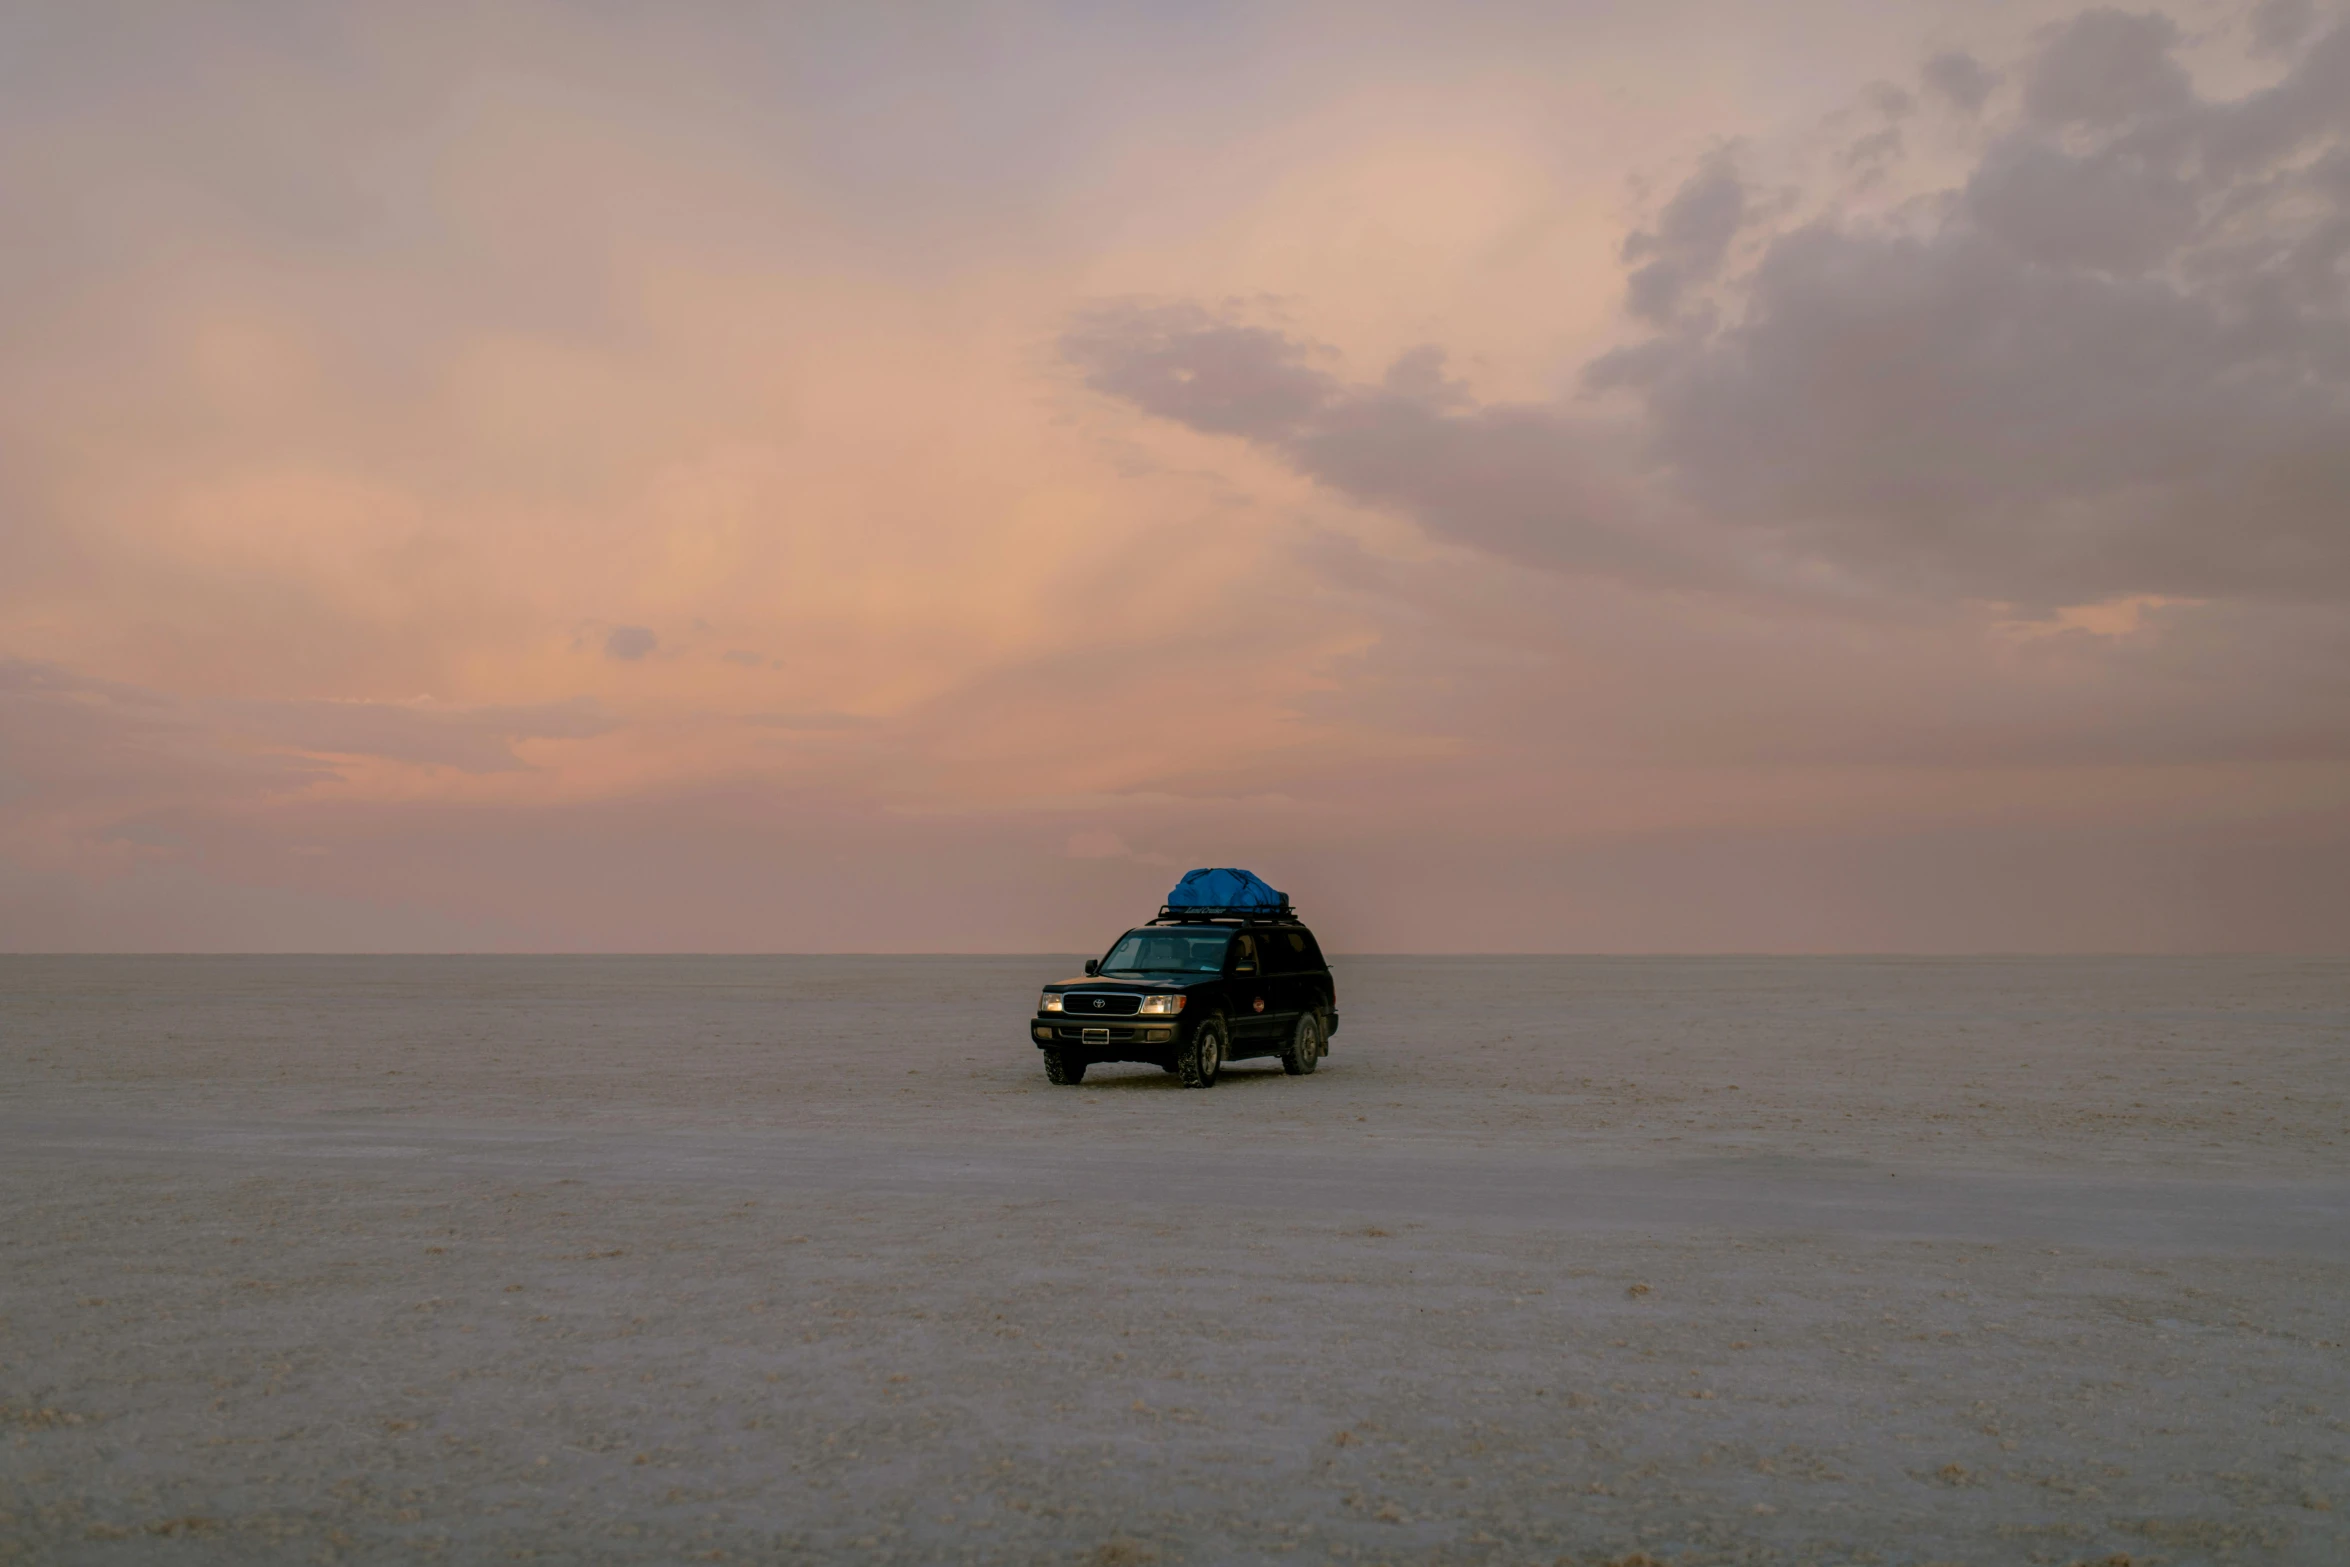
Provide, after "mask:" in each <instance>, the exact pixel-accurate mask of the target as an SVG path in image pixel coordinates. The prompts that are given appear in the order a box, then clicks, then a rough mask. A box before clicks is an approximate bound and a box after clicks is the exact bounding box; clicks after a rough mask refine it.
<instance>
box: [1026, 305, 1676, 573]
mask: <svg viewBox="0 0 2350 1567" xmlns="http://www.w3.org/2000/svg"><path fill="white" fill-rule="evenodd" d="M1061 348H1062V352H1063V353H1064V355H1065V356H1066V357H1067V358H1068V359H1069V360H1070V361H1071V362H1072V363H1074V364H1075V365H1076V367H1077V368H1078V369H1080V370H1081V371H1082V372H1083V373H1084V375H1085V379H1086V384H1087V385H1089V386H1092V387H1094V388H1095V389H1097V390H1100V391H1104V392H1109V393H1111V394H1112V395H1115V396H1118V397H1120V398H1122V399H1123V400H1124V401H1126V402H1129V403H1131V404H1133V405H1134V406H1136V407H1138V408H1140V409H1142V410H1143V411H1144V412H1146V413H1150V414H1154V415H1157V416H1159V417H1161V418H1165V419H1171V420H1173V421H1175V422H1177V423H1179V424H1184V425H1187V426H1189V427H1191V428H1192V429H1195V430H1200V431H1203V432H1206V433H1209V434H1218V435H1240V436H1245V437H1247V438H1248V439H1250V440H1252V441H1255V442H1257V443H1259V444H1261V445H1264V446H1267V447H1269V448H1271V449H1273V450H1276V451H1278V452H1279V453H1281V454H1282V455H1283V456H1284V457H1285V458H1286V459H1287V460H1288V461H1289V462H1291V463H1292V464H1294V465H1295V466H1296V467H1298V468H1299V469H1300V470H1302V471H1303V472H1306V473H1308V474H1311V475H1312V476H1313V477H1314V478H1316V479H1318V480H1320V481H1321V482H1323V483H1325V484H1328V485H1330V486H1332V487H1333V488H1335V489H1338V490H1340V491H1343V492H1344V493H1346V494H1348V495H1350V496H1352V497H1354V498H1355V499H1357V500H1360V501H1363V502H1365V503H1367V504H1370V505H1374V506H1385V507H1391V508H1394V509H1396V510H1400V511H1402V512H1405V513H1407V514H1408V515H1410V516H1412V517H1413V518H1414V519H1416V520H1417V521H1418V522H1420V524H1421V525H1422V526H1424V527H1426V528H1427V529H1428V530H1429V531H1430V532H1432V533H1436V534H1439V535H1443V536H1447V537H1451V538H1454V539H1457V540H1459V541H1461V542H1463V543H1467V544H1472V545H1475V546H1477V547H1479V548H1482V549H1486V550H1490V551H1492V552H1494V553H1495V554H1499V555H1502V556H1506V557H1509V558H1511V559H1518V560H1525V561H1528V562H1530V563H1534V564H1540V565H1545V566H1552V567H1560V568H1567V569H1574V570H1580V571H1586V572H1591V573H1594V574H1597V575H1602V576H1617V577H1623V578H1627V579H1630V580H1639V581H1675V582H1681V581H1689V580H1692V579H1694V578H1697V577H1701V576H1704V575H1706V574H1707V569H1706V568H1704V567H1703V566H1702V565H1701V564H1700V563H1699V562H1697V561H1695V560H1693V559H1690V558H1688V557H1686V556H1685V555H1683V554H1682V553H1680V552H1679V551H1678V550H1677V549H1676V548H1675V547H1674V546H1673V545H1672V544H1671V543H1670V542H1669V541H1667V540H1666V539H1665V538H1663V537H1662V536H1661V535H1659V534H1658V533H1656V532H1655V531H1654V530H1653V529H1642V528H1640V527H1638V526H1628V525H1627V524H1626V521H1625V517H1624V511H1625V508H1624V507H1623V506H1621V505H1611V504H1609V503H1608V502H1607V499H1606V497H1605V493H1604V486H1603V481H1602V479H1601V477H1600V475H1601V474H1602V472H1603V471H1604V470H1603V468H1602V467H1601V465H1600V464H1598V463H1597V462H1595V461H1594V460H1593V454H1592V452H1591V450H1590V448H1591V444H1592V441H1593V437H1592V436H1591V435H1589V434H1587V433H1586V432H1584V431H1583V430H1581V429H1580V428H1578V427H1577V425H1576V424H1575V423H1574V422H1573V421H1572V420H1570V419H1568V418H1566V417H1564V416H1563V414H1562V413H1561V411H1560V410H1558V409H1556V408H1553V407H1550V406H1547V405H1540V404H1529V405H1508V404H1499V405H1489V406H1483V407H1477V406H1467V405H1466V399H1465V396H1464V394H1463V392H1462V390H1461V389H1460V388H1459V387H1458V386H1457V385H1456V384H1455V383H1453V382H1450V381H1448V380H1447V379H1446V377H1445V375H1444V371H1443V355H1442V354H1441V352H1439V351H1437V350H1433V349H1429V348H1417V349H1413V350H1411V351H1409V352H1407V353H1405V354H1404V355H1402V356H1401V357H1400V358H1399V359H1398V360H1397V361H1396V362H1395V364H1394V366H1393V367H1392V368H1391V369H1390V370H1389V371H1388V373H1387V375H1386V377H1385V379H1384V380H1383V381H1381V382H1379V383H1376V384H1368V385H1364V384H1353V383H1347V382H1342V381H1340V380H1339V379H1338V378H1337V377H1335V376H1332V375H1329V374H1327V373H1325V372H1323V371H1320V370H1309V369H1307V368H1306V361H1307V359H1308V357H1309V355H1310V354H1311V353H1312V352H1313V349H1312V346H1311V345H1309V344H1305V343H1301V342H1296V341H1293V340H1291V339H1289V338H1287V337H1284V336H1282V335H1281V334H1280V333H1277V332H1274V331H1271V330H1269V329H1266V328H1262V327H1254V326H1248V325H1245V324H1241V323H1238V322H1234V321H1231V320H1228V319H1226V318H1224V317H1220V316H1216V315H1213V314H1211V313H1209V312H1207V311H1204V310H1200V309H1197V308H1196V307H1195V308H1189V309H1184V310H1180V311H1173V310H1169V309H1167V308H1165V307H1157V306H1133V305H1112V306H1105V307H1103V308H1100V309H1097V310H1095V311H1093V312H1091V313H1090V314H1088V315H1087V316H1086V317H1085V318H1084V319H1083V320H1082V321H1081V322H1080V323H1079V324H1078V325H1077V326H1076V327H1075V328H1074V329H1073V330H1071V331H1070V332H1069V333H1068V334H1067V335H1066V336H1065V337H1064V338H1063V339H1062V342H1061Z"/></svg>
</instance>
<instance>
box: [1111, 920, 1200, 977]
mask: <svg viewBox="0 0 2350 1567" xmlns="http://www.w3.org/2000/svg"><path fill="white" fill-rule="evenodd" d="M1231 943H1232V932H1230V931H1228V930H1130V931H1128V932H1127V933H1126V938H1125V939H1124V940H1123V941H1121V942H1119V943H1118V944H1117V945H1116V946H1114V947H1112V948H1111V949H1110V955H1109V956H1108V957H1106V958H1104V959H1102V972H1103V973H1105V974H1220V973H1222V972H1223V971H1224V949H1225V948H1226V947H1227V946H1229V945H1231Z"/></svg>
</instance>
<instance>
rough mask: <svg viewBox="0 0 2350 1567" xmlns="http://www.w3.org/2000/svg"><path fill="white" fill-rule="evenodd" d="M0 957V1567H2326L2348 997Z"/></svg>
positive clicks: (1783, 971)
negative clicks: (1114, 1022)
mask: <svg viewBox="0 0 2350 1567" xmlns="http://www.w3.org/2000/svg"><path fill="white" fill-rule="evenodd" d="M1073 969H1074V964H1073V963H1072V962H1070V961H1068V960H1056V959H1049V958H1047V959H1036V958H972V959H963V958H865V959H840V958H743V959H716V958H713V959H687V958H647V959H627V960H609V959H560V958H541V959H407V958H403V959H335V958H312V959H282V958H281V959H258V958H256V959H236V958H182V959H156V958H145V959H121V958H110V959H99V958H83V959H43V958H0V1095H4V1098H0V1199H4V1204H0V1558H8V1559H13V1560H22V1561H38V1562H94V1563H114V1562H125V1563H128V1562H139V1563H144V1562H151V1561H170V1562H173V1563H181V1562H186V1563H213V1562H222V1563H225V1562H240V1563H242V1562H277V1561H288V1562H306V1561H328V1560H342V1561H401V1562H405V1561H411V1560H421V1559H441V1560H449V1561H464V1562H471V1561H504V1560H509V1559H530V1558H537V1559H541V1560H549V1561H562V1562H571V1561H580V1562H673V1561H681V1560H689V1559H691V1560H698V1559H714V1560H732V1561H779V1562H791V1561H858V1562H862V1561H875V1562H884V1561H887V1562H908V1563H915V1562H944V1563H961V1562H1007V1563H1010V1562H1018V1563H1029V1562H1068V1563H1088V1562H1090V1563H1096V1564H1102V1567H1109V1564H1125V1567H1136V1564H1141V1563H1145V1562H1159V1563H1165V1564H1176V1563H1222V1562H1290V1561H1299V1562H1325V1561H1340V1562H1346V1563H1350V1564H1363V1563H1370V1562H1381V1561H1384V1562H1394V1563H1402V1562H1447V1563H1454V1562H1457V1563H1524V1562H1541V1563H1553V1562H1558V1561H1562V1560H1564V1561H1568V1562H1573V1563H1596V1562H1602V1561H1608V1560H1611V1559H1618V1558H1623V1557H1626V1556H1628V1555H1630V1554H1631V1553H1633V1552H1636V1551H1639V1552H1646V1553H1648V1555H1650V1556H1651V1557H1653V1558H1654V1559H1657V1560H1662V1561H1670V1562H1673V1563H1676V1564H1692V1567H1693V1564H1699V1563H1726V1562H1740V1563H1744V1562H1752V1563H1778V1562H1846V1561H1851V1562H1882V1563H1913V1564H1914V1563H1927V1562H1949V1563H1968V1564H1983V1567H1989V1564H1994V1563H2009V1562H2054V1563H2070V1562H2075V1561H2103V1560H2106V1559H2108V1558H2110V1557H2113V1556H2115V1555H2126V1556H2127V1557H2128V1558H2129V1559H2130V1560H2131V1561H2132V1562H2136V1563H2144V1562H2149V1561H2163V1562H2178V1563H2187V1562H2239V1561H2240V1562H2251V1563H2269V1562H2276V1563H2310V1564H2317V1563H2326V1564H2338V1563H2341V1562H2344V1561H2350V1532H2346V1528H2345V1524H2346V1519H2350V1424H2346V1421H2345V1417H2350V1350H2346V1349H2345V1347H2344V1345H2345V1342H2346V1341H2350V963H2345V962H2341V961H2315V960H2249V959H2210V960H2193V961H2177V960H2159V961H2158V960H2145V961H2137V960H2063V961H2003V960H2001V961H1995V960H1972V961H1896V960H1868V961H1860V960H1852V961H1825V960H1760V959H1757V960H1741V959H1715V960H1599V959H1546V958H1521V959H1358V960H1354V961H1350V962H1345V963H1343V964H1342V965H1341V966H1340V972H1339V980H1340V985H1341V1001H1342V1005H1343V1009H1344V1015H1345V1024H1344V1027H1343V1028H1342V1030H1341V1031H1340V1033H1339V1035H1338V1038H1337V1040H1336V1042H1335V1043H1336V1048H1335V1051H1334V1053H1333V1054H1332V1056H1331V1058H1330V1059H1329V1061H1328V1062H1327V1063H1325V1066H1324V1069H1323V1071H1322V1072H1321V1073H1319V1074H1317V1075H1315V1076H1313V1077H1309V1078H1304V1079H1292V1078H1285V1077H1283V1076H1282V1075H1281V1073H1280V1072H1279V1070H1278V1068H1277V1067H1273V1066H1271V1065H1270V1064H1260V1065H1253V1066H1249V1067H1243V1068H1241V1069H1238V1070H1236V1071H1234V1072H1233V1073H1232V1074H1231V1075H1230V1076H1228V1077H1227V1079H1226V1081H1225V1082H1224V1084H1223V1085H1222V1086H1220V1087H1218V1088H1216V1089H1214V1090H1212V1091H1209V1092H1205V1093H1201V1092H1185V1091H1183V1090H1182V1089H1180V1088H1179V1087H1177V1086H1176V1084H1175V1082H1174V1080H1173V1079H1172V1078H1170V1077H1167V1076H1165V1075H1163V1074H1161V1073H1158V1072H1156V1071H1155V1070H1149V1069H1144V1068H1112V1069H1097V1072H1096V1074H1095V1076H1094V1077H1092V1078H1090V1079H1089V1080H1088V1081H1087V1082H1086V1083H1085V1084H1084V1085H1083V1086H1082V1087H1079V1088H1061V1089H1056V1088H1052V1087H1049V1086H1048V1085H1047V1084H1046V1083H1045V1082H1044V1079H1043V1076H1042V1073H1041V1071H1040V1070H1039V1068H1038V1065H1037V1062H1036V1059H1035V1052H1034V1051H1033V1050H1032V1049H1031V1048H1030V1047H1029V1046H1028V1045H1027V1044H1026V1043H1025V1041H1024V1039H1023V1037H1022V1030H1023V1026H1024V1019H1025V1017H1026V1015H1027V1012H1028V1009H1029V1007H1030V1005H1031V992H1032V990H1033V988H1034V986H1035V984H1036V983H1037V982H1038V981H1040V980H1046V979H1052V978H1056V977H1064V976H1066V975H1067V974H1069V973H1070V972H1072V971H1073Z"/></svg>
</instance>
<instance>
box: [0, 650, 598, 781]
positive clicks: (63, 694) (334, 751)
mask: <svg viewBox="0 0 2350 1567" xmlns="http://www.w3.org/2000/svg"><path fill="white" fill-rule="evenodd" d="M616 727H617V720H615V719H614V718H613V717H612V716H611V715H610V714H608V713H606V712H605V711H604V710H603V709H602V708H601V707H599V706H598V705H597V704H596V703H595V702H594V701H592V700H590V699H587V698H580V699H577V700H574V701H570V702H547V703H538V704H528V705H520V706H497V707H463V706H440V705H435V704H431V703H404V702H360V701H352V702H335V701H269V700H238V701H206V700H194V699H188V698H182V697H177V696H173V695H171V694H169V693H167V692H161V691H154V690H149V689H146V688H143V687H140V686H133V685H126V684H123V683H121V682H116V681H106V680H95V679H92V678H90V677H88V676H85V675H80V674H76V673H74V672H73V671H71V670H68V669H65V668H62V667H60V666H58V665H55V664H45V663H36V662H33V661H30V660H23V659H9V660H0V761H5V762H7V763H8V764H10V765H11V767H12V770H16V771H19V772H36V771H37V772H39V773H41V774H42V775H43V776H53V777H64V776H69V775H70V774H71V773H72V770H73V768H74V767H75V766H76V765H78V764H77V763H75V762H74V761H73V758H75V757H83V758H89V757H95V756H101V755H103V756H108V757H111V758H113V760H111V761H109V762H108V763H107V764H106V766H105V768H104V769H103V771H105V772H106V773H107V774H109V775H111V776H117V777H124V778H129V777H138V776H144V775H146V774H148V773H150V772H152V773H154V774H155V775H157V776H165V775H169V776H174V777H186V776H194V775H199V774H200V775H203V776H206V777H221V778H229V777H236V778H252V779H265V780H268V781H269V782H270V784H271V786H272V787H280V786H285V785H287V784H291V783H300V782H306V781H310V780H313V779H316V778H322V777H325V776H327V770H326V769H325V768H323V767H321V766H320V765H319V764H317V763H316V762H313V761H309V760H304V759H301V758H298V757H295V756H289V755H287V754H286V753H289V752H291V753H302V754H303V755H304V756H377V757H384V758H386V759H389V760H393V761H402V762H410V763H415V764H418V765H423V766H433V767H452V768H456V769H458V770H459V771H462V772H471V773H490V772H507V771H511V770H513V769H516V768H519V767H521V766H522V765H523V764H522V762H521V761H520V760H519V759H518V758H517V757H516V756H515V754H514V751H513V744H514V742H516V741H520V740H532V739H586V738H589V737H592V736H595V735H600V734H606V733H609V732H610V731H611V730H612V729H614V728H616ZM44 752H45V753H46V754H45V755H41V756H40V760H39V765H38V766H36V765H35V760H34V759H35V757H36V754H37V753H44ZM131 758H145V761H144V762H134V761H132V760H130V759H131ZM59 769H62V770H63V771H62V772H60V771H59ZM95 775H96V774H95V773H93V776H95Z"/></svg>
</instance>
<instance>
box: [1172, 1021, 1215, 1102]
mask: <svg viewBox="0 0 2350 1567" xmlns="http://www.w3.org/2000/svg"><path fill="white" fill-rule="evenodd" d="M1223 1070H1224V1020H1223V1019H1222V1018H1220V1017H1212V1018H1210V1019H1208V1020H1207V1021H1206V1022H1205V1023H1202V1024H1201V1025H1200V1026H1199V1027H1198V1028H1197V1029H1195V1030H1193V1031H1192V1035H1191V1039H1190V1041H1189V1042H1188V1043H1186V1044H1185V1045H1184V1047H1183V1054H1181V1055H1179V1056H1177V1057H1176V1058H1175V1072H1176V1075H1177V1076H1179V1077H1181V1078H1182V1079H1183V1086H1184V1087H1186V1088H1213V1087H1215V1086H1216V1078H1217V1075H1218V1074H1219V1073H1221V1072H1222V1071H1223Z"/></svg>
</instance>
